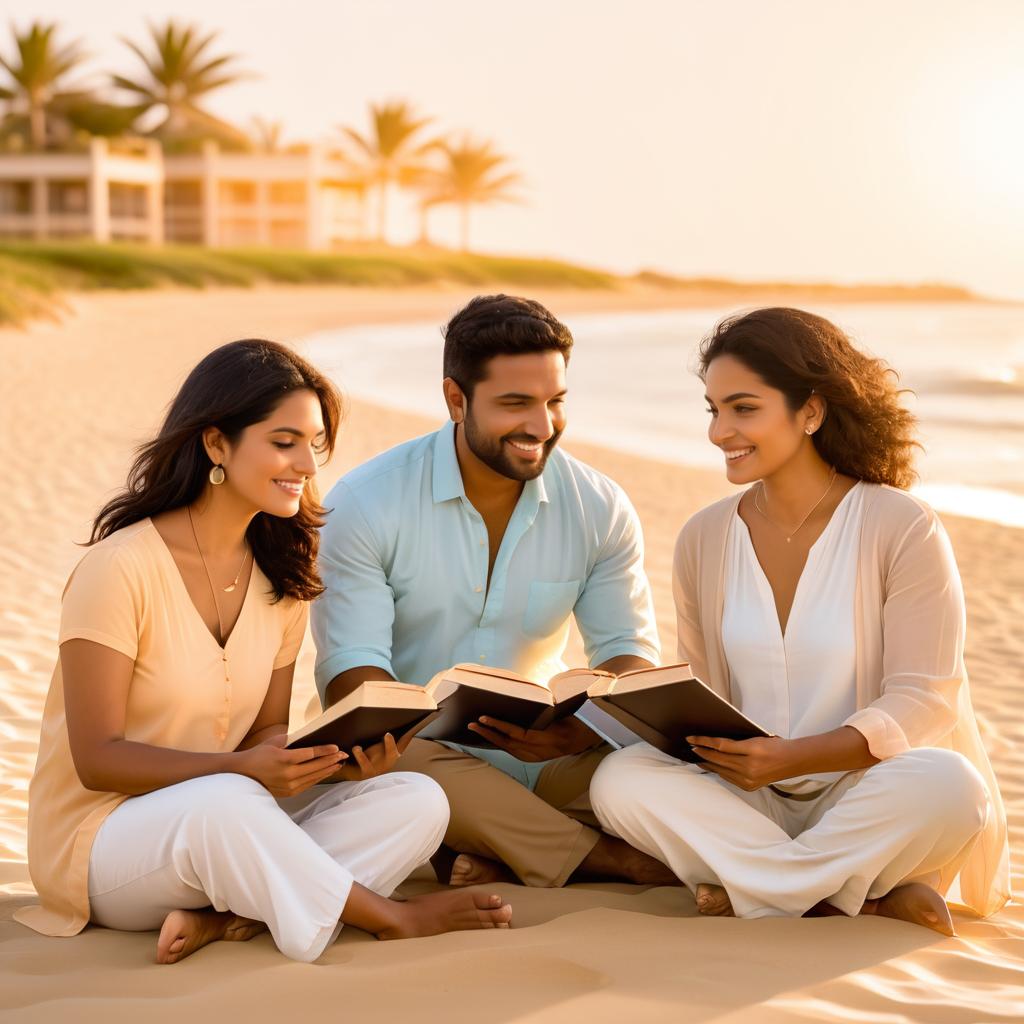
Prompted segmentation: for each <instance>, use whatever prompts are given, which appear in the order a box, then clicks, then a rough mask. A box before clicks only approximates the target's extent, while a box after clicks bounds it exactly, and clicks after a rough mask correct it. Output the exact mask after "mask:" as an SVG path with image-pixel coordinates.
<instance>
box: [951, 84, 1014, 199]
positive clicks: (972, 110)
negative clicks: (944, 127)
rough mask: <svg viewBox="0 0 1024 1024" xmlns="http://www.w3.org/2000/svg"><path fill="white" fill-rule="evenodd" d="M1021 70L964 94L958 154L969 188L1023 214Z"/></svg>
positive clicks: (980, 85)
mask: <svg viewBox="0 0 1024 1024" xmlns="http://www.w3.org/2000/svg"><path fill="white" fill-rule="evenodd" d="M1022 110H1024V70H1014V71H1010V72H1007V73H1005V74H1003V75H1001V76H1000V77H998V78H989V79H988V80H987V81H985V82H981V83H979V84H978V87H977V88H976V89H973V90H971V91H969V92H966V93H965V94H963V104H962V107H961V118H960V125H959V128H960V132H959V135H960V139H961V143H962V145H961V147H960V154H961V158H962V160H963V166H964V170H965V172H966V176H967V178H968V180H969V182H970V183H971V186H972V190H975V191H977V192H979V193H981V194H982V195H985V196H987V197H990V198H993V199H996V200H997V201H999V202H1001V203H1004V204H1005V209H1006V210H1007V212H1009V211H1015V212H1020V213H1024V119H1022V118H1021V111H1022Z"/></svg>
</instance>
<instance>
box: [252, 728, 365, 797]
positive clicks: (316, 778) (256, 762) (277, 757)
mask: <svg viewBox="0 0 1024 1024" xmlns="http://www.w3.org/2000/svg"><path fill="white" fill-rule="evenodd" d="M285 741H286V736H285V734H284V733H283V732H282V733H277V734H276V735H274V736H268V737H267V738H266V739H265V740H264V741H263V742H262V743H258V744H257V745H256V746H255V747H249V748H248V749H247V750H240V751H238V753H237V754H236V755H234V756H236V757H237V758H239V762H238V765H239V767H238V769H237V770H238V774H239V775H247V776H249V778H250V779H255V780H256V781H257V782H259V783H261V784H262V785H263V786H265V787H266V789H267V790H269V791H270V793H272V794H273V795H274V796H280V797H287V796H297V795H298V794H299V793H303V792H305V791H306V790H307V789H309V788H310V787H311V786H315V785H316V784H317V783H319V782H326V781H327V779H328V778H330V777H331V776H332V775H334V774H336V773H337V771H338V765H339V764H340V763H341V762H342V761H344V760H346V759H347V758H348V754H346V753H345V751H343V750H339V749H338V748H337V747H336V746H334V745H333V744H327V745H324V746H319V747H303V748H299V749H297V750H285V749H284V744H285Z"/></svg>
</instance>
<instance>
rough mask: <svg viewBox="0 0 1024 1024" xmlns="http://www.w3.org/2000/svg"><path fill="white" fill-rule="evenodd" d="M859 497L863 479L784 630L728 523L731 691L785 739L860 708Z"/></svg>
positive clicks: (763, 580)
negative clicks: (857, 624) (857, 629)
mask: <svg viewBox="0 0 1024 1024" xmlns="http://www.w3.org/2000/svg"><path fill="white" fill-rule="evenodd" d="M863 504H864V489H863V488H862V487H861V485H860V484H859V483H857V484H855V485H854V486H853V487H852V488H851V489H850V490H849V491H848V492H847V493H846V495H845V496H844V497H843V500H842V501H841V502H840V503H839V505H838V506H837V507H836V510H835V512H833V513H832V518H831V519H830V520H829V522H828V525H827V526H826V527H825V529H824V531H823V532H822V534H821V536H820V537H819V538H818V539H817V540H816V541H815V542H814V544H813V545H812V547H811V550H810V552H809V553H808V555H807V562H806V564H805V565H804V570H803V573H802V574H801V576H800V580H799V582H798V584H797V588H796V594H795V596H794V598H793V607H792V609H791V611H790V613H789V620H788V622H787V623H786V632H785V634H783V632H782V629H781V628H780V626H779V617H778V612H777V610H776V607H775V596H774V595H773V594H772V588H771V586H770V584H769V583H768V578H767V577H766V576H765V574H764V570H763V569H762V568H761V565H760V563H759V562H758V560H757V555H756V553H755V551H754V545H753V543H752V541H751V539H750V530H749V529H748V528H747V524H746V523H745V522H743V520H742V519H741V518H740V517H739V515H738V514H737V515H734V516H733V519H732V522H731V524H730V526H729V533H728V537H727V540H726V563H725V593H724V607H723V611H722V644H723V647H724V649H725V657H726V661H727V662H728V665H729V674H730V677H731V682H732V694H733V699H734V701H735V703H736V704H737V706H738V707H739V708H740V709H741V710H742V711H743V713H744V714H745V715H746V716H747V717H748V718H751V719H753V721H755V722H757V723H758V724H759V725H760V726H762V727H763V728H765V729H767V730H768V731H769V732H772V733H775V734H777V735H779V736H783V737H786V738H787V739H796V738H798V737H801V736H813V735H815V734H817V733H823V732H829V731H831V730H832V729H837V728H839V726H841V725H842V724H843V722H844V721H845V720H846V719H847V718H848V717H849V716H850V715H852V714H853V713H854V711H856V710H857V700H856V696H857V694H856V676H857V664H856V641H855V638H854V598H855V596H856V586H857V556H858V551H859V547H860V533H861V520H862V517H863ZM781 543H785V542H784V541H781ZM842 774H843V773H842V772H829V773H823V774H818V775H809V776H801V777H800V778H799V779H792V780H789V779H787V780H786V781H785V783H784V784H783V785H782V786H781V787H780V788H783V789H786V790H790V791H793V792H801V791H810V790H816V789H820V788H821V787H822V786H823V785H826V784H828V783H830V782H832V781H834V780H835V779H837V778H838V777H839V776H840V775H842Z"/></svg>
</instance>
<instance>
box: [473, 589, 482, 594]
mask: <svg viewBox="0 0 1024 1024" xmlns="http://www.w3.org/2000/svg"><path fill="white" fill-rule="evenodd" d="M483 589H484V588H483V587H477V588H476V589H475V590H474V591H473V593H475V594H482V593H483Z"/></svg>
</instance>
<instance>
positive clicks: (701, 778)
mask: <svg viewBox="0 0 1024 1024" xmlns="http://www.w3.org/2000/svg"><path fill="white" fill-rule="evenodd" d="M590 800H591V803H592V805H593V808H594V812H595V813H596V814H597V817H598V819H599V820H600V822H601V824H602V825H603V826H604V828H605V829H606V830H607V831H609V832H611V833H612V834H613V835H616V836H619V837H620V838H622V839H625V840H626V842H628V843H629V844H630V845H632V846H634V847H636V848H637V849H638V850H642V851H643V852H644V853H647V854H650V855H651V856H652V857H656V858H657V859H658V860H660V861H662V862H663V863H664V864H667V865H668V866H669V867H670V868H671V869H672V870H673V871H674V872H675V874H676V875H677V876H678V877H679V879H680V880H681V881H682V882H683V883H684V884H685V885H686V886H687V888H688V889H689V890H690V891H691V892H694V891H696V888H697V886H698V885H699V884H701V883H709V884H712V885H721V886H723V887H724V888H725V890H726V892H727V893H728V894H729V899H730V900H731V901H732V906H733V910H734V911H735V913H736V915H737V916H738V917H771V916H799V915H801V914H803V913H804V912H805V911H807V910H809V909H810V908H811V907H813V906H815V905H816V904H817V903H819V902H821V901H822V900H827V901H828V902H829V903H830V904H832V905H833V906H835V907H837V908H838V909H839V910H841V911H843V912H844V913H846V914H850V915H853V914H857V913H859V912H860V909H861V906H862V905H863V903H864V900H865V899H876V898H878V897H880V896H884V895H885V894H886V893H888V892H890V891H891V890H892V889H894V888H895V887H896V886H898V885H901V884H904V883H906V882H911V881H920V882H925V883H926V884H929V885H932V886H938V872H939V870H940V869H942V868H945V867H948V866H952V867H953V868H954V869H955V868H958V867H959V866H960V864H962V863H963V861H964V859H965V858H966V856H967V854H968V853H969V852H970V849H971V846H972V845H973V844H974V841H975V840H976V839H977V837H978V834H979V833H980V831H981V829H982V827H983V826H984V824H985V820H986V817H987V815H988V808H989V798H988V791H987V789H986V788H985V783H984V782H983V781H982V778H981V776H980V775H979V774H978V772H977V770H976V769H975V768H974V766H973V765H972V764H971V763H970V762H969V761H968V760H967V759H966V758H964V757H962V756H961V755H960V754H957V753H955V752H953V751H950V750H938V749H933V748H922V749H916V750H910V751H907V752H906V753H903V754H899V755H897V756H895V757H891V758H889V759H888V760H885V761H881V762H879V763H878V764H877V765H874V766H873V767H871V768H868V769H865V770H863V771H856V772H848V773H847V774H845V775H844V776H842V777H841V778H840V779H839V780H838V781H837V782H835V783H834V784H833V785H832V786H830V787H829V788H828V790H826V791H825V792H824V793H823V794H821V795H820V796H818V797H817V798H815V799H813V800H807V801H798V800H790V799H787V798H786V797H782V796H779V795H778V794H776V793H774V792H773V791H772V790H770V789H768V788H767V787H763V788H761V789H758V790H754V791H753V792H746V791H745V790H742V789H739V788H738V787H736V786H733V785H732V784H731V783H728V782H726V781H725V780H724V779H722V778H720V777H719V776H717V775H715V774H714V773H712V772H706V771H703V770H702V769H701V768H699V767H698V766H697V765H693V764H687V763H685V762H683V761H680V760H678V759H677V758H674V757H671V756H670V755H668V754H664V753H662V752H661V751H659V750H656V749H655V748H654V747H652V746H650V745H649V744H647V743H640V744H637V745H636V746H632V747H625V748H623V749H622V750H619V751H616V752H615V753H614V754H611V755H610V756H608V757H606V758H605V760H604V761H603V762H602V764H601V766H600V767H599V768H598V769H597V772H596V774H595V775H594V778H593V781H592V782H591V784H590Z"/></svg>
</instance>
